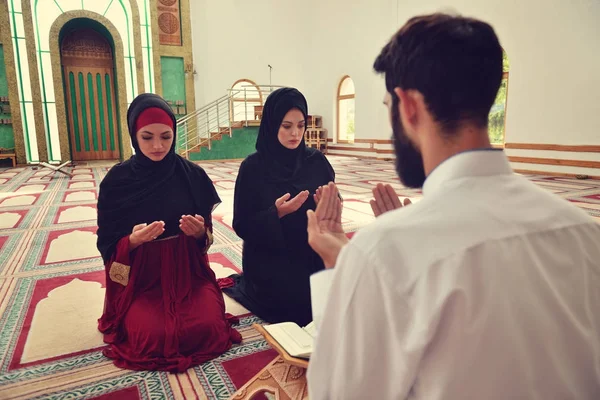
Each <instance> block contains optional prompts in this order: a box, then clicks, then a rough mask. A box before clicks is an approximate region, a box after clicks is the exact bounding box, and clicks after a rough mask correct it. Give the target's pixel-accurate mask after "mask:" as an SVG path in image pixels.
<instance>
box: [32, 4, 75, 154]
mask: <svg viewBox="0 0 600 400" xmlns="http://www.w3.org/2000/svg"><path fill="white" fill-rule="evenodd" d="M38 1H39V0H35V5H34V7H33V9H34V11H33V18H34V21H35V23H34V28H35V35H36V37H37V42H38V50H39V49H41V48H42V41H41V39H40V30H39V29H38V28H37V21H38V17H37V5H38ZM82 1H83V0H82ZM59 8H60V7H59ZM38 60H39V64H40V78H41V79H42V85H41V86H42V105H43V107H44V124H46V143H48V156H49V157H48V158H49V159H50V161H60V160H55V159H54V153H53V152H52V138H51V137H50V119H49V118H48V100H47V99H48V97H47V95H46V80H45V77H44V76H45V75H44V63H43V60H42V53H41V51H38Z"/></svg>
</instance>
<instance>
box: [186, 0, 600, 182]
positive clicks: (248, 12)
mask: <svg viewBox="0 0 600 400" xmlns="http://www.w3.org/2000/svg"><path fill="white" fill-rule="evenodd" d="M193 3H194V8H196V9H195V10H194V17H198V16H199V17H200V18H202V17H206V18H207V19H208V20H207V21H205V20H202V22H201V24H199V23H198V22H197V21H193V26H194V40H195V54H194V58H195V61H196V65H197V66H202V68H200V69H199V70H198V71H199V72H200V73H199V77H197V78H196V79H197V89H198V97H199V99H200V102H199V103H198V104H203V103H205V102H206V101H208V100H212V99H214V98H216V97H217V96H218V95H220V94H222V93H223V91H224V90H225V89H226V88H228V87H229V86H230V85H231V84H232V83H233V81H235V80H236V79H238V78H242V77H246V78H250V79H255V80H257V81H258V83H266V82H267V81H268V69H267V67H266V64H269V63H270V64H272V65H273V66H275V70H274V74H273V83H274V84H283V85H290V86H296V87H298V88H299V89H300V90H302V91H303V92H304V93H305V94H306V96H307V98H308V100H309V108H310V112H311V113H314V114H320V115H323V117H324V123H325V127H327V128H328V129H329V130H330V133H329V135H330V137H334V136H335V95H336V89H337V85H338V83H339V80H340V79H341V78H342V76H343V75H345V74H348V75H350V76H351V77H352V79H353V80H354V83H355V85H356V137H357V138H377V139H388V138H389V137H390V133H391V129H390V127H389V123H388V116H387V112H386V110H385V108H384V106H383V105H382V99H383V95H384V91H385V85H384V82H383V79H382V78H381V77H379V76H377V75H375V73H374V72H373V70H372V65H373V61H374V59H375V57H376V56H377V54H378V53H379V51H380V50H381V48H382V47H383V45H384V44H385V43H386V42H387V40H388V39H389V38H390V37H391V36H392V35H393V34H394V33H395V31H396V30H397V29H398V28H399V27H400V26H402V25H403V24H404V23H405V22H406V20H407V19H408V18H410V17H412V16H414V15H417V14H423V13H430V12H434V11H455V12H459V13H461V14H463V15H468V16H473V17H477V18H481V19H484V20H485V21H488V22H489V23H491V24H492V25H493V26H494V28H495V30H496V32H497V34H498V36H499V38H500V41H501V44H502V45H503V47H504V49H505V50H506V52H507V54H508V57H509V60H510V66H511V68H510V76H509V88H508V105H507V121H506V142H511V143H549V144H574V145H576V144H581V145H593V144H600V24H599V23H598V21H600V2H598V1H597V0H573V1H572V2H564V1H559V0H554V1H552V0H550V1H547V0H546V1H542V0H528V1H523V2H517V1H512V2H507V1H506V0H486V1H485V2H482V1H479V0H452V7H448V5H447V4H446V3H445V2H442V1H441V0H419V1H417V0H370V1H367V0H355V1H354V2H352V4H351V5H350V3H348V2H347V1H346V0H326V1H325V0H307V1H305V2H303V3H302V5H301V6H300V3H295V4H291V3H290V2H287V1H280V0H279V1H277V0H256V1H253V2H242V1H241V0H202V1H201V2H199V3H196V0H194V1H193ZM201 3H202V4H204V5H202V6H200V4H201ZM302 13H304V14H302ZM296 15H297V16H298V17H297V18H296V17H295V16H296ZM302 18H304V21H303V20H302ZM260 19H262V21H263V23H262V24H261V23H258V22H256V20H260ZM269 21H270V22H269ZM223 26H229V27H230V28H231V29H230V30H229V31H227V29H224V28H223ZM240 37H245V41H244V42H245V43H253V42H255V43H256V47H255V48H252V47H251V46H248V47H247V48H246V47H244V46H239V38H240ZM303 44H304V47H303ZM240 47H241V48H240ZM236 48H237V51H236V50H235V49H236ZM201 96H204V97H201ZM523 152H525V153H526V154H525V155H526V156H530V157H544V155H542V154H541V153H542V152H539V151H515V150H507V153H508V154H509V155H511V154H513V153H514V154H513V155H521V156H522V155H524V154H523ZM517 153H518V154H517ZM558 153H559V155H557V156H555V157H556V158H570V159H588V157H591V158H592V160H600V155H599V154H598V153H595V154H588V155H583V154H582V155H581V157H580V154H577V153H565V152H558ZM519 167H520V168H523V167H522V166H519ZM534 167H535V168H534ZM544 168H545V166H543V165H536V166H529V169H537V170H543V169H544ZM547 170H551V169H549V168H548V169H547ZM577 171H578V172H579V173H589V174H590V175H600V174H599V173H598V170H595V171H594V170H593V169H589V170H584V169H577Z"/></svg>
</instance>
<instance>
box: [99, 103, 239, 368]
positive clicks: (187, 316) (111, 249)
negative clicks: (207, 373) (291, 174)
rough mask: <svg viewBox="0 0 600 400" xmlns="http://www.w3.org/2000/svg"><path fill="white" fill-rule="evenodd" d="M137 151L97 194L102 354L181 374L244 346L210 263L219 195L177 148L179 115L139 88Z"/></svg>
mask: <svg viewBox="0 0 600 400" xmlns="http://www.w3.org/2000/svg"><path fill="white" fill-rule="evenodd" d="M127 124H128V127H129V134H130V136H131V142H132V145H133V147H134V149H135V155H134V156H133V157H131V158H130V159H129V160H127V161H124V162H122V163H120V164H117V165H115V166H114V167H113V168H111V169H110V171H109V172H108V174H107V175H106V177H105V178H104V180H103V181H102V183H101V184H100V194H99V197H98V249H99V250H100V253H101V254H102V258H103V260H104V264H105V267H106V299H105V305H104V313H103V315H102V317H101V318H100V319H99V321H98V322H99V324H98V328H99V330H100V331H101V332H102V333H103V334H104V341H105V342H106V343H108V344H109V345H110V346H109V347H108V348H107V349H106V350H105V352H104V354H105V355H106V356H107V357H109V358H111V359H113V360H114V363H115V365H116V366H118V367H121V368H127V369H133V370H161V371H170V372H182V371H185V370H186V369H188V368H190V367H193V366H195V365H198V364H200V363H202V362H204V361H207V360H209V359H212V358H214V357H217V356H219V355H220V354H222V353H224V352H226V351H227V350H228V349H229V348H230V347H231V345H232V343H239V342H240V341H241V336H240V334H239V332H237V331H236V330H235V329H233V328H232V327H231V325H230V321H229V318H228V317H229V316H228V315H226V314H225V304H224V301H223V296H222V294H221V292H220V290H219V287H218V286H217V282H216V278H215V275H214V273H213V271H212V270H211V269H210V266H209V263H208V256H207V251H208V248H209V247H210V245H211V243H212V220H211V213H212V211H213V209H214V208H215V207H216V206H217V205H218V204H219V203H220V201H221V200H220V198H219V196H218V194H217V192H216V190H215V188H214V186H213V184H212V182H211V180H210V179H209V177H208V175H207V174H206V172H205V171H204V170H203V169H202V168H200V167H199V166H197V165H195V164H193V163H191V162H189V161H187V160H185V159H183V158H182V157H180V156H179V155H177V154H176V153H175V135H176V132H175V126H176V121H175V116H174V115H173V112H172V111H171V109H170V107H169V105H168V104H167V103H166V102H165V101H164V100H163V99H162V98H161V97H159V96H157V95H154V94H142V95H140V96H138V97H137V98H136V99H134V101H133V103H132V104H131V106H130V107H129V110H128V112H127Z"/></svg>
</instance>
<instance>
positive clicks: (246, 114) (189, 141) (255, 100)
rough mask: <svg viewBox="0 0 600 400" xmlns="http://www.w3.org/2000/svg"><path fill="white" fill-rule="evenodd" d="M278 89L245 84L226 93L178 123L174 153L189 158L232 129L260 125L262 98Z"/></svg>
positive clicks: (230, 133) (269, 86)
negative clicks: (175, 151)
mask: <svg viewBox="0 0 600 400" xmlns="http://www.w3.org/2000/svg"><path fill="white" fill-rule="evenodd" d="M278 87H281V86H272V85H259V86H254V85H248V86H244V87H242V88H241V89H229V90H228V93H227V94H226V95H224V96H222V97H220V98H218V99H217V100H214V101H212V102H210V103H208V104H206V105H205V106H203V107H201V108H199V109H197V110H195V111H194V112H192V113H190V114H188V115H186V116H185V117H183V118H180V119H179V120H178V121H177V146H176V150H177V152H178V153H179V154H180V155H181V156H183V157H185V158H187V159H190V155H191V154H192V153H197V152H200V151H201V150H202V149H208V150H211V149H212V145H213V141H215V140H221V139H222V138H223V137H225V136H229V137H232V134H233V129H235V128H247V127H251V126H258V125H260V117H261V116H262V104H263V101H264V100H263V99H266V98H267V97H268V95H269V94H270V93H271V92H272V91H273V90H275V89H276V88H278Z"/></svg>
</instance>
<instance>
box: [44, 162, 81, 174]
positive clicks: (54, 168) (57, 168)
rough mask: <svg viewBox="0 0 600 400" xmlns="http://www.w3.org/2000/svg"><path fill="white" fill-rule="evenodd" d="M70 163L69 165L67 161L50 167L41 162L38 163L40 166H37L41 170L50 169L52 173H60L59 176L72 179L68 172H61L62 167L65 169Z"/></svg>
mask: <svg viewBox="0 0 600 400" xmlns="http://www.w3.org/2000/svg"><path fill="white" fill-rule="evenodd" d="M70 163H71V161H67V162H64V163H62V164H60V165H52V164H48V163H45V162H43V161H42V162H40V164H39V165H40V166H41V167H42V168H48V169H51V170H52V171H54V173H57V172H60V173H61V174H65V175H67V176H68V177H70V178H72V177H73V174H71V173H70V172H66V171H63V170H62V169H63V168H64V167H66V166H67V165H68V164H70Z"/></svg>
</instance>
